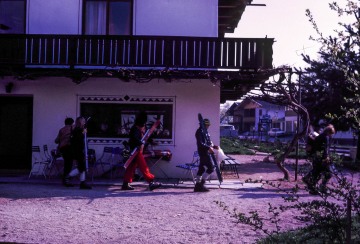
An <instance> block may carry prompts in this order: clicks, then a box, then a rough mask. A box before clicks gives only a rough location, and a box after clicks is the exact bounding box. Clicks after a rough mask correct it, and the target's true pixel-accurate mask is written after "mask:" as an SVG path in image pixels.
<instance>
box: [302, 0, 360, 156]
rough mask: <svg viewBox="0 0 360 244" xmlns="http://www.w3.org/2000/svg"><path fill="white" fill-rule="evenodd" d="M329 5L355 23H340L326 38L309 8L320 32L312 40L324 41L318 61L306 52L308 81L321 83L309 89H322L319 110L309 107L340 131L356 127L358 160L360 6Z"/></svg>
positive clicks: (359, 134) (315, 26) (359, 123)
mask: <svg viewBox="0 0 360 244" xmlns="http://www.w3.org/2000/svg"><path fill="white" fill-rule="evenodd" d="M329 7H330V9H331V10H333V11H336V12H337V14H338V16H339V17H345V16H347V17H351V19H352V22H351V23H343V22H340V23H339V26H340V28H341V30H337V31H336V32H335V34H334V36H328V37H326V36H324V35H323V34H322V33H321V31H320V30H319V29H318V27H317V25H316V21H315V20H314V18H313V16H312V13H311V12H310V10H307V11H306V15H307V16H308V18H309V21H310V23H311V24H312V26H313V28H314V29H315V31H316V33H317V35H318V37H317V38H313V37H311V39H313V40H314V41H317V42H319V43H320V44H321V48H320V50H319V55H320V58H319V59H318V60H314V59H311V58H310V57H309V56H306V55H303V58H304V61H305V62H306V63H307V64H308V65H309V67H308V68H306V69H305V71H306V72H305V76H304V82H306V83H314V84H321V85H320V86H318V88H319V90H318V89H315V90H312V91H309V92H314V91H315V92H320V94H318V97H321V99H319V100H320V101H319V100H316V101H315V104H316V109H313V110H312V109H309V107H307V108H308V109H309V113H310V114H311V116H314V115H317V117H318V118H319V116H326V117H327V118H328V119H329V120H331V123H333V124H334V125H335V127H336V128H337V129H338V130H346V129H349V128H352V129H354V130H355V131H357V135H358V145H357V159H356V161H358V162H359V161H360V152H359V151H360V140H359V137H360V130H359V128H360V116H359V115H360V107H359V103H360V95H359V89H360V86H359V85H360V53H359V51H360V35H359V34H360V5H359V2H358V1H356V2H355V1H351V0H348V1H347V4H346V6H345V7H341V6H339V5H338V3H336V2H333V3H331V4H329ZM305 106H306V105H305ZM316 110H317V111H316ZM320 111H322V112H320Z"/></svg>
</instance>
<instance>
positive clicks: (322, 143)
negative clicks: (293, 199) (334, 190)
mask: <svg viewBox="0 0 360 244" xmlns="http://www.w3.org/2000/svg"><path fill="white" fill-rule="evenodd" d="M334 134H335V128H334V126H333V125H331V124H330V125H328V126H326V127H325V128H324V130H323V132H322V133H321V134H320V135H319V136H317V137H316V138H315V142H314V152H313V156H312V161H313V162H312V163H313V168H312V170H311V171H310V172H309V173H308V174H307V175H306V176H304V177H303V182H304V183H305V184H306V185H307V187H308V189H309V193H310V194H314V195H315V194H318V191H317V190H316V185H317V183H318V182H319V180H320V179H321V177H322V178H323V179H322V182H321V184H320V187H319V191H320V192H322V193H327V188H326V185H327V183H328V182H329V180H330V179H331V177H332V172H331V168H330V167H331V159H330V145H331V138H332V136H333V135H334Z"/></svg>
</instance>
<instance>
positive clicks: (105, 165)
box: [93, 147, 114, 175]
mask: <svg viewBox="0 0 360 244" xmlns="http://www.w3.org/2000/svg"><path fill="white" fill-rule="evenodd" d="M113 152H114V148H113V147H104V149H103V153H102V155H101V156H100V158H99V159H98V160H96V163H95V164H94V171H95V170H96V172H97V173H98V171H97V170H98V166H100V168H101V172H102V175H104V174H106V173H107V171H108V170H109V169H111V166H112V164H113V159H114V154H113ZM93 175H94V174H93Z"/></svg>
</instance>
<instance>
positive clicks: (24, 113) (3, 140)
mask: <svg viewBox="0 0 360 244" xmlns="http://www.w3.org/2000/svg"><path fill="white" fill-rule="evenodd" d="M32 121H33V97H32V96H31V97H30V96H16V97H15V96H0V169H1V170H30V169H31V145H32Z"/></svg>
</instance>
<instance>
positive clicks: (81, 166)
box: [73, 153, 86, 173]
mask: <svg viewBox="0 0 360 244" xmlns="http://www.w3.org/2000/svg"><path fill="white" fill-rule="evenodd" d="M73 158H74V160H76V161H77V168H78V170H79V172H80V173H82V172H84V171H85V170H86V162H85V154H84V153H75V154H74V157H73Z"/></svg>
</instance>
